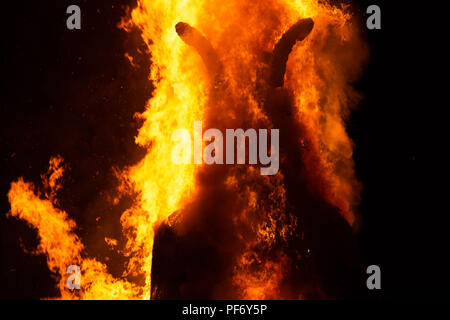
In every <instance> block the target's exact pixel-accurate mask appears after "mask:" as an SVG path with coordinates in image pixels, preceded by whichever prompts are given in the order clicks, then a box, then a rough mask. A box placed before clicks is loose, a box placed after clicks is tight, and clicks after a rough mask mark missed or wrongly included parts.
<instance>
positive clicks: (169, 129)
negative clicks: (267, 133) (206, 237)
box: [8, 0, 367, 299]
mask: <svg viewBox="0 0 450 320" xmlns="http://www.w3.org/2000/svg"><path fill="white" fill-rule="evenodd" d="M230 13H232V14H230ZM302 17H304V18H306V17H310V18H312V19H313V20H314V23H315V27H314V30H313V31H312V33H311V34H310V35H309V36H308V38H307V39H305V40H304V41H303V42H302V43H301V44H299V45H297V46H295V48H294V50H293V52H292V53H291V54H290V56H289V60H288V65H287V74H286V81H285V87H287V88H288V89H290V90H291V91H292V92H293V96H294V101H295V110H296V114H295V115H293V116H294V118H295V120H296V121H298V122H299V123H302V124H303V126H304V127H305V130H306V131H305V136H304V137H302V140H301V141H299V145H298V147H299V148H304V152H303V153H302V157H303V161H304V163H305V166H306V172H308V181H309V183H310V185H311V188H316V189H317V192H319V193H320V194H321V195H322V197H323V198H324V200H325V201H327V202H329V203H330V204H332V205H334V206H336V207H338V208H339V209H340V211H341V214H342V215H343V216H344V217H345V218H346V219H347V221H348V222H349V224H353V223H354V222H355V207H356V206H357V205H358V201H359V193H360V185H359V182H358V181H357V180H356V177H355V173H354V162H353V158H352V151H353V143H352V141H351V139H350V138H349V136H348V135H347V133H346V129H345V120H346V119H347V117H348V115H349V113H350V111H351V108H352V107H354V106H355V105H356V103H357V101H358V99H359V97H358V94H357V93H356V92H355V91H354V90H353V89H352V87H351V85H350V84H351V83H352V82H353V81H355V80H356V79H357V78H358V76H359V72H360V70H361V67H362V66H363V64H364V61H365V59H366V58H367V47H366V44H365V43H364V41H363V40H362V39H361V37H360V35H359V29H358V26H357V25H355V23H354V21H352V15H351V13H350V12H349V10H348V8H346V7H335V6H331V5H329V4H327V3H324V2H322V1H320V2H319V1H317V0H271V1H238V0H236V1H225V2H224V1H217V0H212V1H190V0H184V1H174V0H172V1H167V0H164V1H162V0H139V1H138V4H137V7H136V8H135V9H134V10H133V11H132V12H131V15H130V17H128V18H127V19H126V20H125V21H124V22H123V24H122V25H121V27H123V28H124V29H130V28H132V27H138V28H139V29H140V30H141V32H142V38H143V40H144V41H145V43H146V45H147V47H148V49H149V52H150V54H151V61H152V64H151V70H150V78H149V80H150V81H153V83H154V85H155V89H154V92H153V95H152V97H151V99H150V100H149V101H148V103H147V107H146V110H145V112H143V113H142V114H140V115H139V118H141V119H142V120H143V125H142V127H141V128H140V130H139V134H138V135H137V137H136V143H137V144H138V145H140V146H142V147H145V148H146V149H147V153H146V155H145V157H144V158H143V159H142V160H141V161H140V162H139V163H137V164H136V165H134V166H132V167H129V168H124V169H123V170H122V171H120V173H119V175H120V179H121V180H122V182H123V184H122V187H121V188H120V189H119V192H120V193H125V192H133V193H134V194H136V198H135V201H134V204H133V206H132V207H131V208H129V209H128V210H126V211H125V212H124V213H123V215H122V216H121V219H120V222H121V224H122V227H123V232H124V234H125V236H126V238H127V243H126V246H125V249H124V250H123V254H124V255H126V256H127V257H128V264H127V266H126V269H125V270H124V273H123V275H122V277H121V278H115V277H113V276H112V275H111V274H110V273H109V272H108V268H107V265H105V264H103V263H101V262H99V261H97V260H96V259H94V258H91V257H87V256H86V255H85V253H84V246H83V244H82V241H81V239H79V238H78V236H77V235H76V233H75V230H76V224H75V222H74V221H73V220H72V219H70V218H69V215H68V214H67V213H66V212H65V211H63V210H61V209H59V208H58V202H57V199H56V192H57V191H58V189H59V188H60V185H59V184H58V183H57V181H58V180H59V179H60V178H61V177H62V175H63V169H62V162H63V160H62V159H61V158H60V157H55V158H52V159H51V160H50V169H49V171H48V173H47V174H46V175H43V176H42V178H43V185H44V188H45V189H48V190H49V191H47V192H43V193H40V192H36V191H35V186H33V185H32V184H31V183H27V182H24V180H23V179H22V178H19V179H18V180H17V181H16V182H13V183H12V184H11V189H10V191H9V193H8V199H9V202H10V204H11V211H10V215H12V216H14V217H18V218H20V219H23V220H25V221H27V222H28V223H29V224H30V226H32V227H33V228H35V229H36V230H37V231H38V235H39V239H40V243H39V248H38V250H39V252H40V253H42V254H45V255H46V256H47V262H48V266H49V268H50V270H51V271H53V272H55V273H56V274H58V275H59V277H60V280H59V288H60V291H61V298H63V299H149V298H150V292H151V268H152V258H153V257H152V252H153V245H154V236H155V232H156V230H157V228H158V226H159V225H160V224H161V223H164V222H165V221H167V220H168V218H169V216H170V215H172V214H173V213H174V212H177V211H180V210H182V209H183V208H184V207H186V206H187V205H188V204H189V203H190V202H191V201H192V199H193V198H195V197H196V196H197V195H198V194H199V192H200V190H199V189H198V180H197V178H196V177H197V174H198V173H199V170H204V166H197V165H181V164H174V163H173V162H172V161H171V154H172V149H173V147H174V141H172V140H171V137H172V133H173V132H174V130H176V129H188V130H191V132H192V128H193V123H194V121H197V120H203V121H204V122H205V123H206V124H211V123H215V122H214V121H217V118H218V116H217V114H220V117H219V118H220V119H223V125H224V126H227V125H229V124H236V123H238V124H241V125H242V124H243V123H246V124H247V125H248V126H250V125H251V124H261V123H265V124H268V125H269V126H270V119H268V117H267V114H265V112H264V111H263V110H262V109H261V106H260V103H259V100H258V94H257V92H255V89H254V83H255V79H256V78H257V72H258V70H261V64H262V63H261V54H262V53H263V52H269V51H271V50H272V49H273V47H274V45H275V44H276V42H277V40H278V39H279V38H280V37H281V35H282V34H283V32H285V31H286V30H287V29H288V28H289V27H290V26H291V25H292V24H293V23H295V22H296V21H297V20H298V19H299V18H302ZM180 21H185V22H187V23H189V24H190V25H192V26H195V27H196V28H197V29H198V30H200V31H201V33H202V34H204V35H205V37H206V38H207V39H208V40H209V41H210V42H211V44H212V46H213V47H214V48H215V49H216V50H217V53H218V55H219V56H220V58H221V60H222V61H225V62H226V63H224V74H225V75H226V81H227V82H228V88H229V92H230V94H229V96H227V98H226V99H224V100H225V101H224V102H223V105H214V101H211V99H210V97H209V79H208V73H207V70H206V68H205V65H204V63H203V62H202V60H201V58H200V57H199V56H198V54H197V53H196V52H194V51H193V50H192V49H191V48H189V47H188V46H186V44H185V43H184V42H183V41H181V40H180V38H179V37H178V35H177V33H176V32H175V25H176V24H177V23H178V22H180ZM127 58H128V59H129V61H130V63H133V59H132V57H130V56H129V55H127ZM227 119H229V120H227ZM249 124H250V125H249ZM243 181H247V182H249V183H244V184H243V183H242V182H243ZM251 181H254V182H255V183H254V184H252V183H250V182H251ZM226 185H227V188H228V189H229V190H232V191H233V193H235V194H236V195H238V196H237V200H236V201H240V202H242V203H245V206H242V207H240V208H239V210H238V211H237V212H234V213H233V215H234V216H233V221H234V224H235V225H236V226H238V228H241V229H239V235H238V236H239V237H240V239H241V241H242V242H243V243H244V245H243V249H242V250H241V251H240V252H238V253H237V254H236V262H235V264H236V266H235V268H234V271H233V284H234V285H235V286H236V287H237V288H239V292H240V295H239V296H238V297H237V298H245V299H264V298H270V299H276V298H279V297H280V292H279V285H280V282H281V281H282V279H283V275H284V273H285V271H286V270H287V268H288V266H289V263H290V261H289V258H288V257H286V256H285V255H284V254H283V253H282V252H277V253H276V254H274V255H273V256H272V258H267V257H265V253H266V252H268V251H270V250H274V249H273V248H274V246H275V243H276V241H278V240H277V238H281V239H287V238H289V236H290V235H291V234H292V233H293V232H295V230H296V229H295V228H296V226H297V224H298V221H297V220H296V219H295V218H293V217H291V216H290V215H289V214H288V212H287V211H288V210H287V204H286V201H287V200H286V194H285V193H286V190H285V186H284V183H283V175H282V173H280V174H278V175H277V176H274V177H261V176H260V175H259V172H258V171H257V170H255V169H254V168H253V167H251V166H249V167H245V168H242V167H241V168H233V169H231V170H230V172H229V174H228V177H227V181H226ZM104 240H105V241H106V242H107V243H108V245H110V246H111V247H112V248H113V247H115V246H116V245H117V241H116V240H114V239H110V238H105V239H104ZM255 248H258V250H256V249H255ZM72 264H78V265H80V266H81V269H82V271H83V277H82V287H83V289H82V290H81V291H80V292H70V291H68V289H67V288H66V287H65V280H66V279H67V276H68V275H67V274H66V268H67V267H68V266H69V265H72ZM130 275H132V276H136V275H142V276H143V277H144V279H145V280H144V283H143V284H136V283H133V282H130V281H128V280H126V279H127V277H128V276H130Z"/></svg>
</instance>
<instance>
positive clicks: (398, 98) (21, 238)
mask: <svg viewBox="0 0 450 320" xmlns="http://www.w3.org/2000/svg"><path fill="white" fill-rule="evenodd" d="M135 2H136V1H135V0H121V1H107V2H106V1H105V2H101V1H97V2H95V3H94V2H93V1H89V3H88V1H73V2H72V1H71V2H69V1H61V0H59V1H39V2H38V1H21V2H16V3H14V4H9V6H10V7H8V9H7V11H6V12H7V14H5V15H3V16H2V19H3V20H2V24H3V27H2V31H3V36H2V53H1V54H2V61H1V63H2V69H1V70H2V77H3V81H2V86H1V101H0V103H1V117H0V121H1V123H0V131H1V135H0V143H1V145H0V156H1V171H0V174H1V179H0V259H1V260H0V261H1V262H0V298H2V299H11V298H26V299H29V298H42V297H48V296H54V295H56V294H57V292H56V290H55V288H54V286H55V282H54V280H53V279H52V275H51V273H50V272H49V271H48V268H47V264H46V260H45V257H43V256H40V255H33V254H30V253H26V252H24V250H25V251H33V250H34V248H35V247H36V244H37V239H36V232H35V231H34V230H32V229H30V228H29V227H27V226H26V224H25V223H24V222H22V221H20V220H18V219H15V218H7V217H6V213H7V212H8V211H9V209H10V207H9V203H8V200H7V192H8V190H9V187H10V183H11V182H12V181H15V180H16V179H17V178H19V177H21V176H22V177H24V179H25V180H26V181H31V182H34V183H35V184H38V185H39V182H40V180H41V179H40V174H42V173H44V172H45V171H46V169H47V167H48V161H49V159H50V157H52V156H55V155H57V154H59V155H61V156H62V157H63V158H64V159H65V160H66V164H67V165H68V168H69V169H68V170H69V172H67V174H66V175H65V178H64V180H63V186H64V188H63V190H62V191H61V192H60V193H59V194H60V196H59V198H60V199H61V200H60V205H61V207H62V208H64V210H65V211H67V212H68V213H69V214H70V216H71V217H72V218H73V219H74V220H75V221H76V222H77V225H78V229H77V234H78V235H79V236H80V237H81V238H82V239H83V242H84V243H85V245H86V247H87V248H88V252H89V254H90V255H92V256H95V257H100V260H104V259H106V257H108V258H109V259H113V261H114V262H115V263H114V265H117V270H115V269H114V266H113V268H112V270H110V271H111V272H112V273H113V274H115V275H119V274H120V272H121V268H122V267H121V266H122V265H123V263H124V260H123V258H122V257H121V256H120V255H118V254H114V252H113V251H109V249H108V248H107V247H106V245H105V244H104V243H98V242H97V241H94V235H96V234H97V235H98V234H101V235H104V236H109V237H111V236H112V237H114V238H117V239H118V240H119V246H120V245H123V244H124V239H123V236H122V234H121V227H120V223H119V222H118V219H119V217H120V214H121V213H122V211H123V209H124V208H126V207H127V204H129V199H123V200H122V201H121V202H120V204H119V206H109V205H108V204H105V203H104V201H103V202H101V201H99V200H98V199H99V198H101V197H99V195H101V196H107V195H108V192H109V190H112V189H113V188H114V186H115V183H116V179H115V178H114V175H113V172H112V170H111V169H110V168H112V167H119V168H122V167H124V166H126V165H131V164H134V163H136V162H137V161H138V159H140V157H142V156H143V154H144V151H143V150H141V149H139V148H138V147H137V146H136V145H135V144H134V136H135V135H136V134H137V130H138V128H139V126H140V123H139V122H138V121H137V120H136V119H134V118H133V114H134V113H136V112H142V111H143V110H144V107H145V103H146V101H147V100H148V98H149V97H150V95H151V90H152V87H151V84H150V83H149V81H147V75H148V68H149V59H148V55H146V54H145V46H144V44H143V43H142V41H141V40H140V37H139V33H138V32H137V31H134V32H131V33H126V32H125V31H123V30H120V29H119V28H117V24H118V23H119V22H120V20H121V18H122V17H124V16H125V14H126V10H127V9H126V8H127V7H129V6H131V7H133V6H134V5H135ZM392 2H394V1H389V2H388V1H370V2H369V1H359V2H358V3H359V7H360V8H363V9H362V15H363V18H364V11H365V8H366V7H367V6H368V5H370V4H378V5H379V6H380V7H381V9H382V29H381V30H372V31H367V38H368V41H369V43H370V45H371V61H370V64H369V65H368V67H367V68H366V71H365V73H364V76H363V78H362V79H361V81H360V82H358V83H357V88H358V89H359V90H360V91H361V92H362V93H363V94H364V100H363V101H362V102H361V103H360V106H359V109H358V110H357V111H355V112H354V113H353V115H352V117H351V119H350V121H349V124H348V130H349V134H350V136H351V138H352V139H353V140H354V141H355V145H356V149H355V154H354V157H355V162H356V171H357V176H358V178H359V180H360V181H362V183H363V185H364V191H363V194H362V204H361V207H360V211H361V214H362V219H363V220H362V221H363V224H362V227H361V230H360V232H359V234H358V243H359V246H360V249H361V254H362V256H363V260H364V262H365V264H366V265H367V266H368V265H371V264H376V265H379V266H380V267H381V271H382V290H380V291H376V292H369V293H368V295H369V297H373V298H404V297H443V296H449V294H448V293H447V287H448V285H449V280H448V276H446V274H447V273H448V272H447V268H448V266H449V264H448V263H447V259H446V255H447V252H448V250H447V243H448V239H447V234H448V231H447V228H448V227H447V226H448V221H449V219H448V218H447V217H446V215H447V212H446V210H444V209H443V208H439V206H438V202H439V201H438V200H439V199H442V197H444V195H442V193H443V192H442V191H440V190H443V189H442V187H440V186H439V185H438V184H436V183H435V182H432V181H431V177H432V176H435V173H431V172H432V170H433V167H434V163H433V164H432V163H431V161H428V160H426V159H427V156H428V155H429V154H430V152H432V150H433V148H432V147H431V144H430V141H429V139H428V138H426V134H427V133H428V132H429V129H428V127H429V126H430V125H431V127H433V126H434V125H433V123H430V120H429V119H430V118H429V114H430V112H431V110H433V106H438V105H439V103H438V102H436V101H434V100H433V99H436V97H435V96H433V95H431V96H430V95H426V94H424V91H425V87H426V86H427V85H430V84H432V83H435V82H436V80H435V79H434V80H433V78H431V77H429V76H426V75H425V74H426V73H427V72H426V71H427V70H428V67H427V65H429V64H428V63H424V60H425V56H424V55H423V53H429V52H428V50H427V43H429V42H431V41H433V40H432V39H431V37H432V35H430V28H429V27H430V26H429V25H428V23H425V21H424V20H423V19H422V18H420V17H421V15H422V12H420V8H415V7H414V5H412V4H411V3H409V2H407V1H405V2H403V3H400V2H401V1H395V3H396V4H392ZM70 4H77V5H79V6H80V7H81V12H82V22H81V23H82V28H81V30H73V31H70V30H67V28H66V18H67V14H66V13H65V12H66V8H67V6H68V5H70ZM417 17H419V18H417ZM364 19H365V18H364ZM126 52H128V53H129V54H130V55H132V56H133V57H134V59H135V63H136V64H137V65H138V68H132V67H131V65H130V64H129V63H128V61H127V59H126V58H125V57H124V54H125V53H126ZM434 57H435V58H437V56H434ZM434 71H436V70H435V69H434ZM105 168H107V169H106V170H105ZM86 211H89V212H97V214H95V215H86V214H83V213H84V212H86ZM447 211H448V210H447ZM97 217H101V219H100V220H99V221H96V218H97ZM87 226H90V227H89V230H88V228H87ZM92 226H96V227H95V228H92ZM90 232H91V233H90ZM95 238H97V239H98V236H96V237H95ZM361 281H365V279H361Z"/></svg>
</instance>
